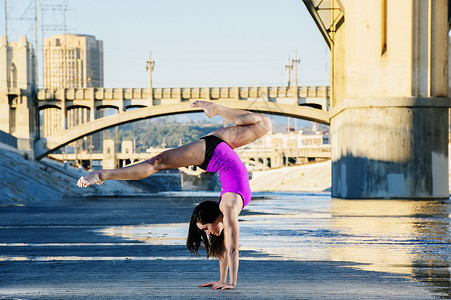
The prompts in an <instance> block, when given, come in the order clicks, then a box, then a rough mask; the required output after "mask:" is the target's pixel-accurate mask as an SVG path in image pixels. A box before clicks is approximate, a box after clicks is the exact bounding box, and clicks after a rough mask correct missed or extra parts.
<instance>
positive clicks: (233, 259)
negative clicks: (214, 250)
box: [224, 213, 240, 288]
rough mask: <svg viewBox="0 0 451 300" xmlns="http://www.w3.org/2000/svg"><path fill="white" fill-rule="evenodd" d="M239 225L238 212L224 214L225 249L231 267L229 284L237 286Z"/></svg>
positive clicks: (226, 259)
mask: <svg viewBox="0 0 451 300" xmlns="http://www.w3.org/2000/svg"><path fill="white" fill-rule="evenodd" d="M239 232H240V229H239V225H238V215H237V214H236V213H229V214H227V215H224V251H225V261H226V262H227V265H228V267H229V271H230V278H229V285H231V286H233V287H234V288H235V286H236V284H237V277H238V265H239V249H238V240H239V234H240V233H239Z"/></svg>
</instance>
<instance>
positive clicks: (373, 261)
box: [330, 199, 451, 297]
mask: <svg viewBox="0 0 451 300" xmlns="http://www.w3.org/2000/svg"><path fill="white" fill-rule="evenodd" d="M331 214H332V218H331V220H330V224H331V228H332V229H333V230H336V231H339V232H341V233H342V234H346V235H347V236H348V238H347V239H346V242H344V243H342V244H336V245H335V246H334V247H331V250H330V256H331V259H332V260H337V261H339V260H340V261H350V262H354V263H360V264H361V265H360V266H359V267H360V268H362V269H365V270H369V271H381V272H390V273H396V274H405V275H410V276H411V277H412V278H416V279H418V280H420V281H423V282H427V283H430V284H432V285H433V286H434V291H435V292H438V293H440V294H441V296H444V297H449V296H450V295H451V293H450V291H451V290H450V258H451V256H450V255H451V252H450V229H449V225H450V205H449V202H443V201H431V200H427V201H407V200H399V201H391V200H378V201H376V200H359V201H356V200H338V199H333V200H332V205H331Z"/></svg>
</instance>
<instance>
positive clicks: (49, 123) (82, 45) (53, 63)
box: [42, 34, 103, 152]
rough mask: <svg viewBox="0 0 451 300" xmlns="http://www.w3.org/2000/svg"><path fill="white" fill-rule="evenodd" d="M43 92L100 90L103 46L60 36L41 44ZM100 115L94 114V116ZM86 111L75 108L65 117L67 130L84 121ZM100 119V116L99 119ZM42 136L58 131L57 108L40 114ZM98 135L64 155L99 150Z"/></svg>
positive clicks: (88, 37)
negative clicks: (52, 90) (78, 89)
mask: <svg viewBox="0 0 451 300" xmlns="http://www.w3.org/2000/svg"><path fill="white" fill-rule="evenodd" d="M43 73H44V74H43V76H44V88H46V89H58V88H90V87H103V42H102V41H99V40H96V38H95V37H94V36H92V35H86V34H60V35H54V36H52V37H51V38H46V39H45V40H44V72H43ZM99 114H103V112H96V116H99ZM88 116H89V113H88V109H87V108H82V107H75V108H72V109H69V110H68V111H67V114H66V116H65V119H66V122H65V124H66V125H65V126H67V128H71V127H75V126H78V125H81V124H83V123H85V122H87V121H88ZM102 116H103V115H102ZM42 119H43V123H44V124H43V125H44V126H43V134H44V136H49V135H53V134H55V133H57V132H59V131H60V130H61V125H62V122H61V115H60V113H58V109H57V108H48V109H46V110H45V111H44V112H43V118H42ZM102 140H103V136H102V133H98V134H94V135H93V136H92V138H90V139H89V140H88V139H84V141H82V140H80V141H78V142H74V143H71V144H70V147H72V148H73V150H71V149H66V150H67V151H70V152H71V151H75V152H79V151H84V150H88V151H93V149H95V150H96V151H101V150H102V142H101V141H102ZM87 141H89V144H88V142H87Z"/></svg>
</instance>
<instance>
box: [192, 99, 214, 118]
mask: <svg viewBox="0 0 451 300" xmlns="http://www.w3.org/2000/svg"><path fill="white" fill-rule="evenodd" d="M191 107H200V108H202V109H203V110H204V112H205V114H206V115H207V117H209V118H213V117H214V116H216V115H217V113H216V111H217V109H218V105H217V104H216V103H212V102H207V101H194V102H193V103H191Z"/></svg>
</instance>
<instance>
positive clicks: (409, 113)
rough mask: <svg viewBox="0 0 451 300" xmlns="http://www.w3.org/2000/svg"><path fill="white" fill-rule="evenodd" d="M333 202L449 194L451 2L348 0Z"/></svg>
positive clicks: (338, 73)
mask: <svg viewBox="0 0 451 300" xmlns="http://www.w3.org/2000/svg"><path fill="white" fill-rule="evenodd" d="M343 4H344V9H345V22H344V23H343V24H342V25H341V27H340V28H338V29H337V31H336V33H335V35H334V44H333V46H331V57H332V82H331V83H332V85H331V88H332V95H333V96H332V98H333V102H332V106H333V108H332V111H331V123H330V130H331V144H332V197H335V198H353V199H365V198H401V199H402V198H408V199H420V198H448V197H449V191H448V109H449V106H450V105H449V103H450V102H449V99H448V30H449V28H448V15H447V14H448V9H447V6H448V1H447V0H399V1H387V0H381V1H360V0H346V1H343Z"/></svg>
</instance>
